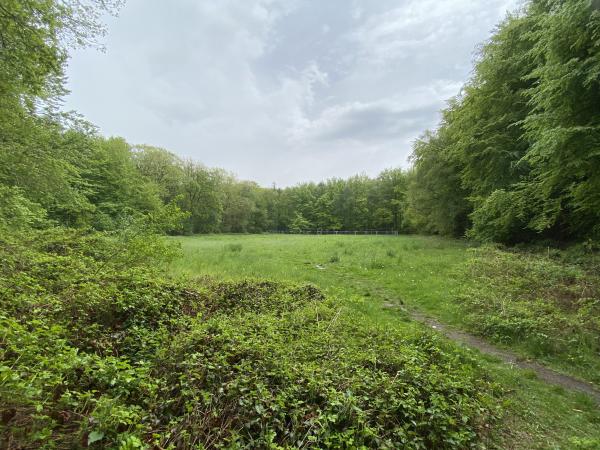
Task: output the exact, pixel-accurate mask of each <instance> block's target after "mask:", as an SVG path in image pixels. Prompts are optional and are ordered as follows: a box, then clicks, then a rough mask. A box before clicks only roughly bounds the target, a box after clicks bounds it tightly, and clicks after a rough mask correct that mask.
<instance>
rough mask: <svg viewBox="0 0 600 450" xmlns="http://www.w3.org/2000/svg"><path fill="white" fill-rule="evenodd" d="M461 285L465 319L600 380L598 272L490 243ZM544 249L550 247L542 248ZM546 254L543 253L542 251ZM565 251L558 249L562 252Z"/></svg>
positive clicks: (478, 252) (494, 336) (481, 330)
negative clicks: (465, 313) (492, 245)
mask: <svg viewBox="0 0 600 450" xmlns="http://www.w3.org/2000/svg"><path fill="white" fill-rule="evenodd" d="M472 252H473V257H472V260H471V261H470V263H469V265H468V267H467V269H466V270H465V273H464V278H465V279H469V280H473V282H472V283H465V285H464V286H463V288H461V289H460V295H459V298H458V300H459V301H460V303H461V306H462V307H464V308H465V309H466V311H467V312H468V316H467V317H466V319H465V321H466V323H467V324H468V325H469V326H470V327H471V328H472V329H474V330H476V331H478V332H479V333H481V334H483V335H485V336H489V337H490V338H492V339H493V340H495V341H498V342H502V343H504V344H510V345H512V346H517V347H519V348H521V349H523V350H524V351H525V352H526V353H528V354H530V355H532V356H535V357H538V358H547V359H550V360H554V361H559V365H562V366H563V367H569V369H570V370H573V369H575V370H576V371H577V372H578V373H582V374H584V375H585V377H586V378H588V379H590V380H592V381H594V382H596V383H600V377H598V373H600V372H599V370H600V361H598V358H597V355H598V352H600V320H599V317H600V277H598V275H597V272H596V271H594V272H589V271H587V270H585V269H584V268H582V267H581V266H579V265H573V264H569V263H567V262H564V261H562V260H560V259H554V258H549V257H548V256H553V255H554V253H552V254H550V253H549V252H548V253H549V255H548V256H541V255H539V254H528V253H515V252H508V251H503V250H499V249H494V248H492V247H483V248H481V249H477V250H472ZM544 253H546V252H544ZM542 255H543V254H542ZM560 255H561V253H558V256H560Z"/></svg>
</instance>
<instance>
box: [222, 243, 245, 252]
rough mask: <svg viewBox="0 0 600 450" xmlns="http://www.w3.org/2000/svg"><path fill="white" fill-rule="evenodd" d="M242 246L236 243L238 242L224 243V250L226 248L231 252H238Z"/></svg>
mask: <svg viewBox="0 0 600 450" xmlns="http://www.w3.org/2000/svg"><path fill="white" fill-rule="evenodd" d="M242 248H243V246H242V244H238V243H235V244H226V245H225V250H227V251H228V252H231V253H239V252H241V251H242Z"/></svg>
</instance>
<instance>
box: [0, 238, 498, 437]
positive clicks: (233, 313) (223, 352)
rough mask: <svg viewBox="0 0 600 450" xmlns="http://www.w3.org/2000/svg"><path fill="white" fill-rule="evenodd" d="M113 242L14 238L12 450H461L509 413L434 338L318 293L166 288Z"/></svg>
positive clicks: (5, 310) (1, 402)
mask: <svg viewBox="0 0 600 450" xmlns="http://www.w3.org/2000/svg"><path fill="white" fill-rule="evenodd" d="M115 239H116V237H115V236H112V235H105V234H98V233H96V234H85V233H81V232H75V231H72V230H59V229H56V230H51V231H47V232H44V233H33V232H32V233H30V234H28V235H27V236H22V237H20V238H19V239H18V240H16V239H12V238H7V237H6V236H5V237H3V238H2V239H0V261H2V263H1V264H0V296H1V297H0V299H1V302H2V313H0V361H2V362H1V363H0V417H1V421H0V431H1V436H2V437H1V438H0V446H1V447H3V448H9V449H21V448H41V447H44V446H46V447H47V443H49V442H51V443H52V446H53V447H54V448H59V449H60V448H64V449H68V448H80V447H82V446H90V447H91V448H120V449H136V448H151V447H155V448H217V447H230V448H231V447H234V448H303V447H309V446H314V447H320V448H342V447H345V448H355V447H361V446H362V447H371V448H372V447H378V448H399V447H401V448H463V447H468V446H471V445H476V443H477V442H478V441H480V439H481V438H482V436H483V435H484V434H485V433H486V431H487V430H488V429H489V426H490V423H493V422H494V420H495V418H496V417H497V415H498V413H499V411H498V409H497V408H496V407H495V406H494V402H495V401H494V395H495V393H496V389H497V388H496V386H495V385H493V384H492V383H490V382H489V381H486V379H487V378H486V375H485V373H483V372H482V369H480V368H479V367H478V366H477V364H476V362H475V361H474V360H473V359H471V358H470V357H469V356H466V354H463V353H457V352H456V350H455V349H453V348H449V347H447V346H446V345H445V344H444V343H443V342H440V341H439V340H438V338H436V337H435V336H432V335H430V334H427V333H416V334H408V335H407V334H406V333H407V332H406V331H405V330H404V329H403V328H400V327H398V328H394V327H386V328H382V327H378V326H377V325H375V324H369V323H365V320H364V318H363V317H358V316H357V315H356V314H355V313H353V310H351V309H347V308H345V307H344V306H343V303H342V302H340V301H338V300H336V299H333V298H326V297H325V296H324V295H323V294H322V293H321V291H320V290H319V289H317V288H316V287H315V286H313V285H310V284H307V285H296V284H290V283H276V282H272V281H264V280H252V279H248V280H242V281H235V282H234V281H220V280H216V279H212V278H203V279H197V280H193V281H192V280H173V279H167V278H165V277H164V276H163V275H162V274H161V273H160V271H159V270H157V268H156V267H148V266H146V265H143V264H141V263H140V261H139V260H138V259H137V257H135V256H134V257H133V259H132V261H131V264H130V265H127V264H125V265H124V264H123V263H124V262H125V260H126V255H127V253H124V254H123V255H121V256H119V257H117V258H111V255H112V254H113V250H114V245H115ZM135 245H139V244H138V243H136V244H135ZM152 249H154V250H152ZM147 251H148V252H149V254H151V253H152V251H158V250H157V249H156V248H155V247H152V244H150V247H149V249H147ZM156 257H158V255H156Z"/></svg>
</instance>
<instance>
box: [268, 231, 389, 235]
mask: <svg viewBox="0 0 600 450" xmlns="http://www.w3.org/2000/svg"><path fill="white" fill-rule="evenodd" d="M269 233H275V234H353V235H359V234H375V235H392V236H398V232H397V231H390V230H361V231H346V230H306V231H289V230H288V231H284V230H273V231H269Z"/></svg>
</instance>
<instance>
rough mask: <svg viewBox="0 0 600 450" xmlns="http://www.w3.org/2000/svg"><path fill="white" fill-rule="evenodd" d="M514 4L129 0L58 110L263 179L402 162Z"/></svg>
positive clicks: (506, 0)
mask: <svg viewBox="0 0 600 450" xmlns="http://www.w3.org/2000/svg"><path fill="white" fill-rule="evenodd" d="M519 1H520V0H490V1H489V2H482V1H480V0H447V1H443V2H440V1H438V0H378V1H377V2H373V1H367V0H352V1H348V0H328V1H326V2H325V1H322V0H244V1H239V0H173V1H169V2H166V1H164V0H128V3H127V4H126V6H125V7H124V9H123V11H122V13H121V15H120V17H119V18H117V19H110V20H109V35H108V38H107V41H106V43H105V45H106V48H107V52H106V53H98V52H95V51H92V50H84V51H78V52H76V53H75V54H74V55H73V58H72V60H71V63H70V67H69V70H68V76H69V87H70V89H71V91H72V92H73V93H72V94H71V95H70V96H69V97H68V98H67V105H66V106H67V108H72V109H76V110H78V111H79V112H81V113H83V114H84V115H85V116H87V117H88V118H89V119H90V120H91V121H92V122H94V123H96V124H97V125H99V126H100V128H101V130H102V131H103V132H104V133H106V134H108V135H121V136H123V137H125V138H126V139H128V140H129V141H130V142H132V143H151V144H155V145H160V146H162V147H166V148H169V149H170V150H172V151H174V152H175V153H178V154H180V155H181V156H184V157H191V158H193V159H195V160H197V161H200V162H203V163H205V164H207V165H210V166H218V167H223V168H225V169H227V170H231V171H233V172H235V173H237V174H238V175H239V176H240V177H242V178H249V179H254V180H257V181H258V182H260V183H262V184H264V185H269V184H270V183H271V182H277V184H279V185H289V184H293V183H296V182H299V181H302V180H319V179H322V178H326V177H331V176H348V175H351V174H353V173H357V172H363V171H364V172H366V173H369V174H371V175H374V174H376V173H377V171H379V170H381V169H383V168H385V167H389V166H398V165H401V166H406V164H407V162H406V159H407V156H408V154H409V153H410V148H411V142H412V141H413V140H414V139H415V138H416V137H417V136H418V135H419V134H420V133H421V132H422V131H423V130H424V129H425V128H428V127H432V126H434V125H435V123H436V121H437V120H438V117H439V115H438V111H439V110H440V109H441V108H442V107H443V106H444V102H445V100H446V99H447V98H449V97H450V96H452V95H455V94H456V93H457V92H458V91H459V88H460V86H461V84H462V83H464V81H465V80H466V79H467V78H468V76H469V73H470V67H471V60H472V57H473V50H474V48H475V46H476V45H477V44H478V43H479V42H481V41H483V40H484V39H486V38H487V37H488V36H489V34H490V31H491V30H492V28H493V26H494V24H495V23H497V22H498V21H499V20H500V19H501V18H502V17H503V15H504V13H505V12H506V10H508V9H512V8H514V7H515V6H516V5H517V2H519Z"/></svg>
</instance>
